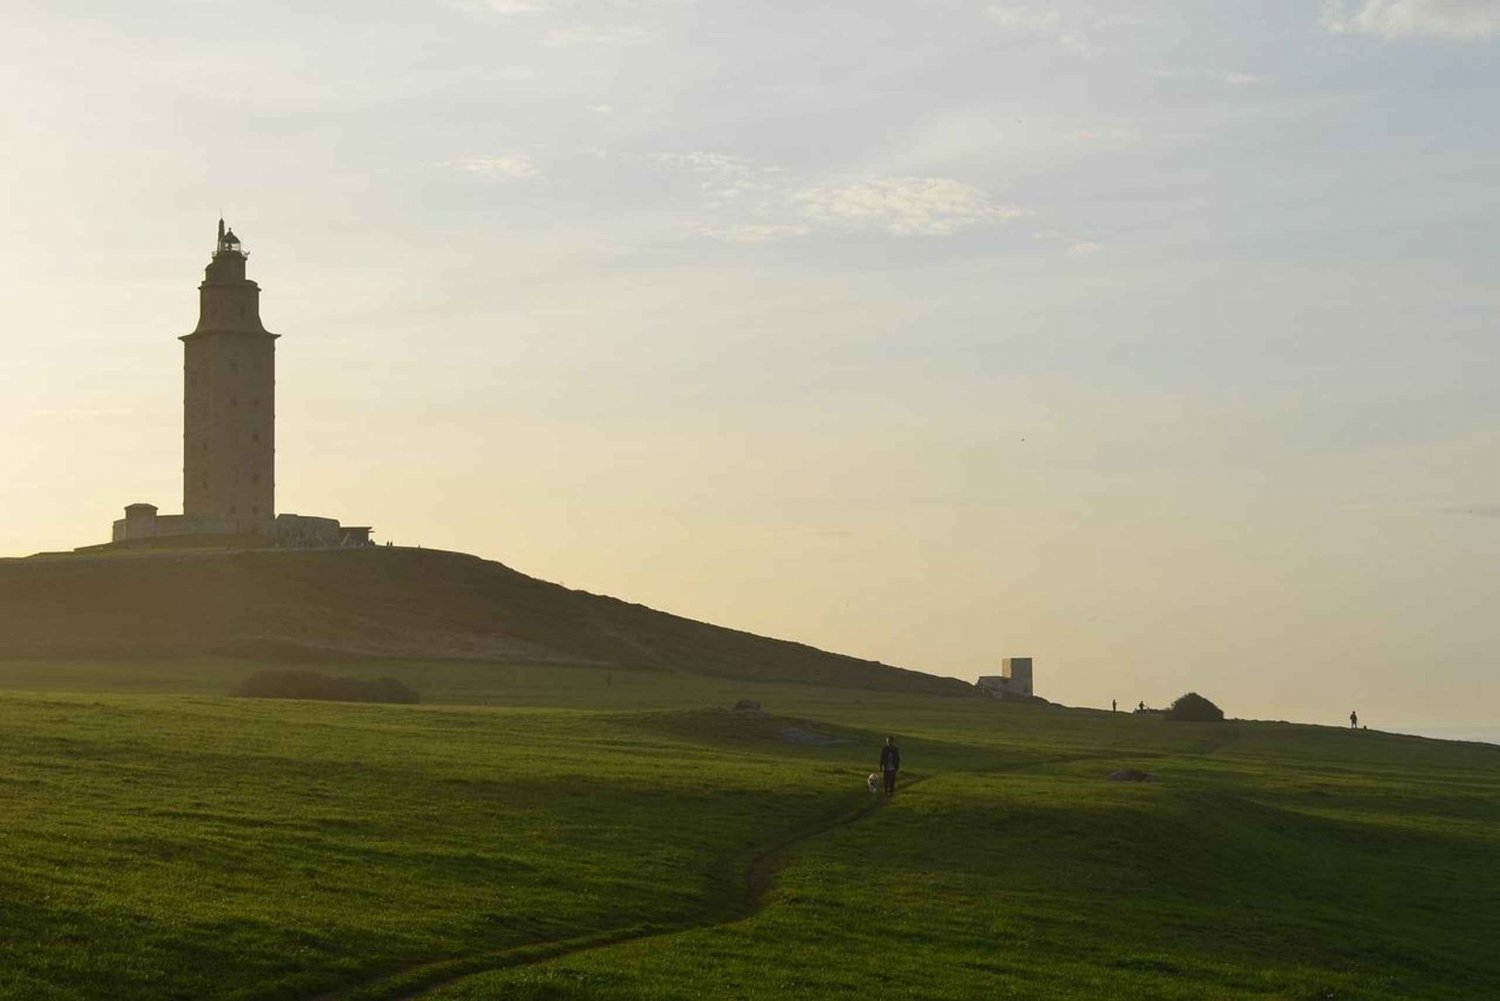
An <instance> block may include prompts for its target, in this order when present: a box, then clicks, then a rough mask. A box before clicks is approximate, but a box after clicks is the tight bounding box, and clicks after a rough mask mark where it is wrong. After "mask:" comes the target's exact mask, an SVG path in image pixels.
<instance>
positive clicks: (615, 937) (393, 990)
mask: <svg viewBox="0 0 1500 1001" xmlns="http://www.w3.org/2000/svg"><path fill="white" fill-rule="evenodd" d="M925 779H926V776H924V775H917V776H913V777H911V778H908V779H906V780H905V781H904V782H903V783H902V786H901V788H902V790H903V791H904V790H908V789H910V788H911V787H912V786H914V785H918V784H920V783H921V782H923V781H925ZM885 802H886V798H885V797H884V796H872V797H867V798H866V799H865V801H864V802H862V803H861V804H860V805H859V806H856V807H854V808H853V809H850V810H847V811H845V812H843V813H841V814H838V815H836V816H834V817H832V818H831V819H829V820H825V821H822V822H821V823H819V824H816V825H814V826H813V827H809V828H806V829H804V830H802V831H798V832H797V833H795V834H792V835H790V836H789V837H786V838H784V839H782V840H781V841H778V842H777V843H775V844H774V845H771V846H770V847H769V848H765V849H763V850H761V851H760V852H759V853H757V854H756V855H755V856H754V857H753V858H751V860H750V864H749V865H748V866H747V867H746V869H745V892H744V897H743V899H742V901H740V902H739V903H738V904H737V905H735V906H734V907H733V908H732V909H731V910H730V911H729V913H727V914H725V915H723V916H718V917H711V918H709V919H707V920H703V921H697V922H679V923H673V924H642V925H633V926H631V927H628V928H617V929H614V930H612V931H607V932H599V933H597V934H594V935H581V936H579V937H577V938H565V939H556V940H553V941H550V942H535V943H532V944H529V945H522V946H516V947H514V948H511V949H504V950H497V951H494V952H482V953H476V954H473V955H470V956H461V957H458V958H456V959H446V960H440V961H438V962H435V963H426V964H422V965H419V966H414V967H410V968H408V969H405V970H401V971H399V972H396V973H393V974H390V975H388V976H384V977H380V978H378V979H376V980H371V981H368V982H366V983H363V984H357V985H355V986H352V987H344V988H340V989H338V990H335V991H330V992H327V993H323V994H319V995H317V996H315V997H313V998H310V999H308V1001H417V999H419V998H421V997H424V996H425V995H427V994H429V993H431V992H432V991H435V990H437V989H438V988H440V987H447V986H448V985H450V984H454V983H457V982H458V981H460V980H465V979H467V978H469V977H472V976H476V975H478V974H480V973H489V972H491V971H493V970H504V969H511V968H513V967H517V966H529V965H531V964H533V963H542V962H546V961H547V960H550V959H558V958H560V957H562V956H571V955H574V954H575V953H580V952H587V951H589V950H591V949H603V948H605V947H607V946H611V945H619V944H620V943H622V942H634V941H639V940H640V939H646V938H657V937H661V936H665V935H676V934H679V933H681V932H687V931H698V930H700V929H704V928H717V927H721V926H724V925H730V924H734V923H735V922H737V921H743V920H745V919H746V918H748V917H752V916H754V915H755V914H757V913H759V912H760V911H761V910H762V909H763V908H764V907H765V903H766V895H767V894H768V893H769V892H770V890H771V887H772V884H773V883H774V881H775V877H776V873H777V872H779V871H780V870H781V868H782V867H783V866H784V865H786V863H787V860H788V859H789V858H790V856H791V853H792V850H793V849H795V848H796V847H797V846H798V845H800V844H802V843H803V842H805V841H809V840H811V839H813V838H816V837H818V836H820V835H823V834H827V833H828V832H829V831H833V830H836V829H838V828H840V827H845V826H848V825H849V824H854V823H857V822H859V821H861V820H863V819H865V818H866V817H868V816H870V815H871V814H873V813H875V812H876V811H878V810H879V809H881V808H882V807H883V806H884V805H885Z"/></svg>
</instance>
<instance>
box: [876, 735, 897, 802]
mask: <svg viewBox="0 0 1500 1001" xmlns="http://www.w3.org/2000/svg"><path fill="white" fill-rule="evenodd" d="M900 770H901V748H899V747H897V746H896V738H895V737H887V738H885V746H884V747H882V748H881V749H880V774H881V775H882V776H884V777H885V794H886V795H887V796H894V795H895V794H896V773H897V772H899V771H900Z"/></svg>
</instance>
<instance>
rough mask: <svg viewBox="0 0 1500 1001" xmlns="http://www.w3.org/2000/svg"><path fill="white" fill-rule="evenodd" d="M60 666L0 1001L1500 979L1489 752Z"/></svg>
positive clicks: (949, 712) (17, 746) (458, 669)
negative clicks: (892, 787) (263, 695)
mask: <svg viewBox="0 0 1500 1001" xmlns="http://www.w3.org/2000/svg"><path fill="white" fill-rule="evenodd" d="M74 667H75V670H74V673H73V681H74V682H75V683H77V684H79V685H82V684H84V683H85V682H87V683H88V684H90V685H92V690H90V691H78V692H72V693H51V694H49V693H39V692H27V693H16V692H3V691H0V803H3V806H4V809H3V810H0V887H3V889H4V899H5V907H3V908H0V998H7V999H9V998H17V999H20V998H26V999H41V1001H83V999H102V998H109V999H112V1001H146V999H151V1001H161V999H190V998H191V999H197V1001H230V999H234V1001H273V999H274V1001H288V999H307V1001H314V999H325V1001H357V999H365V1001H371V999H376V998H385V999H396V998H409V997H417V996H423V997H431V998H433V999H438V1001H481V999H497V1001H498V999H530V1001H543V999H563V998H568V999H573V998H581V999H592V1001H647V999H652V1001H654V999H667V998H685V997H693V998H746V999H775V998H786V997H797V998H808V999H833V998H871V997H878V998H886V999H954V1001H958V999H968V998H976V997H1016V998H1049V999H1050V998H1062V999H1091V998H1109V999H1140V1001H1145V999H1181V1001H1188V999H1192V1001H1199V999H1204V998H1210V999H1247V1001H1248V999H1285V1001H1314V999H1318V1001H1327V999H1356V998H1368V999H1374V1001H1398V999H1402V1001H1405V999H1413V998H1432V999H1445V998H1452V999H1472V998H1480V997H1489V996H1493V994H1494V988H1495V985H1496V984H1500V955H1497V953H1496V951H1495V950H1494V948H1493V942H1494V933H1495V928H1496V925H1495V920H1496V917H1495V910H1494V901H1495V900H1497V899H1500V748H1494V747H1488V746H1480V745H1465V744H1456V743H1447V742H1440V741H1432V740H1424V739H1421V738H1415V737H1402V736H1396V735H1389V734H1381V733H1376V732H1373V731H1356V732H1351V731H1348V730H1337V729H1333V728H1324V727H1308V726H1296V725H1290V724H1277V723H1255V722H1243V721H1234V722H1228V723H1221V724H1186V723H1181V724H1179V723H1170V722H1167V721H1163V720H1155V719H1140V718H1136V717H1132V716H1129V715H1127V714H1110V713H1102V712H1092V711H1082V710H1065V709H1058V708H1052V707H1033V706H1013V705H1004V704H1000V703H996V702H993V701H991V700H983V699H953V698H945V697H940V696H932V695H924V694H911V693H902V692H889V691H861V690H851V689H848V688H834V687H822V686H813V685H806V684H785V683H768V682H756V681H746V680H743V679H725V678H715V677H707V676H695V675H681V676H668V675H666V674H665V673H664V672H651V671H645V672H623V673H616V675H615V678H614V683H613V684H611V685H605V684H604V683H603V680H604V677H605V675H606V671H605V670H604V669H594V668H575V669H571V670H557V669H547V668H538V667H532V668H517V669H515V670H514V671H509V670H504V669H491V667H490V666H488V665H486V666H484V667H482V668H479V667H476V666H474V665H468V666H465V665H461V664H454V663H451V662H449V663H446V664H434V665H421V664H406V665H398V669H400V670H402V671H405V672H407V675H408V676H409V677H411V678H413V679H414V681H415V683H416V684H418V686H419V687H422V688H423V694H424V696H425V697H426V699H427V702H428V703H429V704H424V705H420V706H366V705H338V704H329V703H322V704H315V703H288V702H277V701H260V700H237V699H227V698H222V697H208V696H203V695H183V694H178V695H174V694H166V693H157V694H150V695H140V694H119V693H118V692H116V691H112V690H110V689H111V685H110V679H111V678H112V677H116V678H119V679H121V680H122V681H123V682H125V683H128V684H133V683H134V682H133V681H132V680H131V679H134V678H136V677H138V676H139V671H138V670H137V669H136V667H135V666H130V667H129V668H128V669H126V668H125V667H124V666H122V665H119V664H111V663H106V662H101V663H96V664H94V665H92V666H88V665H74ZM350 669H357V670H360V671H369V670H378V669H380V668H379V667H377V666H374V665H353V664H351V665H350ZM10 670H11V666H10V665H0V689H4V688H5V687H6V685H7V683H8V682H9V681H10V680H12V679H11V674H10V673H9V672H10ZM183 677H184V679H186V677H187V676H186V675H184V676H183ZM163 678H165V676H163ZM740 697H751V698H759V699H761V700H762V701H763V703H764V704H765V705H766V707H767V708H768V709H769V710H771V712H772V715H768V716H759V715H748V714H736V713H732V712H728V711H726V710H725V709H724V708H723V706H724V705H726V704H727V703H731V702H732V701H733V700H735V699H736V698H740ZM459 701H463V702H466V703H469V704H466V705H458V704H456V703H457V702H459ZM483 703H490V704H489V705H485V704H483ZM809 718H811V721H810V719H809ZM792 728H796V729H795V730H792ZM809 729H810V730H814V731H816V732H819V733H822V734H826V735H828V736H830V737H833V738H836V739H838V740H840V741H843V743H835V744H827V745H812V744H807V743H805V742H800V741H797V740H792V739H789V737H788V732H789V731H792V732H796V731H806V730H809ZM890 729H898V731H899V736H900V740H901V744H902V747H903V752H904V756H905V759H906V765H907V770H908V774H907V776H906V780H905V783H904V785H903V787H902V789H901V790H900V791H899V792H898V795H897V796H896V798H895V799H894V800H892V801H890V802H888V803H887V802H884V801H882V800H880V799H878V798H875V797H871V796H870V795H869V794H868V793H866V792H865V790H864V784H865V775H866V773H867V772H868V771H869V770H870V768H871V767H872V763H873V761H874V757H875V752H876V748H877V747H878V745H879V742H880V740H881V738H882V736H883V734H884V733H885V732H887V731H888V730H890ZM1121 768H1137V769H1142V770H1145V771H1148V772H1150V773H1152V774H1154V775H1155V776H1157V777H1158V779H1159V781H1157V782H1153V783H1121V782H1115V781H1111V780H1110V779H1109V778H1108V777H1107V776H1108V775H1109V774H1110V773H1111V772H1113V771H1115V770H1117V769H1121ZM423 992H426V993H423Z"/></svg>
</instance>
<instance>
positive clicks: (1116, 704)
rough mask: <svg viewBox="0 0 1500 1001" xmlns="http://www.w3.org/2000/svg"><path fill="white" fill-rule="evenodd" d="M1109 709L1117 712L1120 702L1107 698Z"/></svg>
mask: <svg viewBox="0 0 1500 1001" xmlns="http://www.w3.org/2000/svg"><path fill="white" fill-rule="evenodd" d="M1109 711H1110V712H1112V713H1113V712H1119V711H1120V703H1119V702H1117V701H1116V700H1114V699H1110V700H1109Z"/></svg>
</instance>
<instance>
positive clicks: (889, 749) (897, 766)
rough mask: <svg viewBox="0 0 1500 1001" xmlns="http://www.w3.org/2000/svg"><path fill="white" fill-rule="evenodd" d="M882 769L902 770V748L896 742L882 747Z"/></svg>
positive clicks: (887, 770) (889, 770)
mask: <svg viewBox="0 0 1500 1001" xmlns="http://www.w3.org/2000/svg"><path fill="white" fill-rule="evenodd" d="M880 770H881V771H883V772H899V771H900V770H901V748H899V747H897V746H896V745H895V744H887V745H885V746H884V747H882V748H881V749H880Z"/></svg>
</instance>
